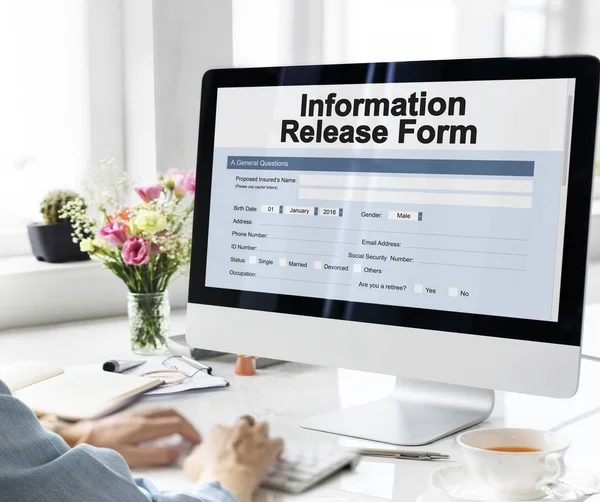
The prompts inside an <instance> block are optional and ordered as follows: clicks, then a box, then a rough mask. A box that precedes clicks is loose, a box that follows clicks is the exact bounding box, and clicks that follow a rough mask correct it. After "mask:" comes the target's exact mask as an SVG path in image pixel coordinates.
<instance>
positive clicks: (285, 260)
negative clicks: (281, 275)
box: [279, 258, 287, 267]
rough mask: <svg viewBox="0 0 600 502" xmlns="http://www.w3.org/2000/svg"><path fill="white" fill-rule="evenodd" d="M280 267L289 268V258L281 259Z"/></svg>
mask: <svg viewBox="0 0 600 502" xmlns="http://www.w3.org/2000/svg"><path fill="white" fill-rule="evenodd" d="M279 266H280V267H287V258H279Z"/></svg>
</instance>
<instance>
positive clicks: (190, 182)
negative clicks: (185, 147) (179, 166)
mask: <svg viewBox="0 0 600 502" xmlns="http://www.w3.org/2000/svg"><path fill="white" fill-rule="evenodd" d="M181 186H182V188H183V189H184V190H185V191H186V192H187V193H188V194H189V195H194V193H195V192H196V171H189V172H187V173H185V175H184V176H183V179H182V180H181Z"/></svg>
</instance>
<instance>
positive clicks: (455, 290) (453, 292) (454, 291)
mask: <svg viewBox="0 0 600 502" xmlns="http://www.w3.org/2000/svg"><path fill="white" fill-rule="evenodd" d="M448 296H458V288H453V287H450V288H448Z"/></svg>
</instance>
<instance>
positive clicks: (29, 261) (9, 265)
mask: <svg viewBox="0 0 600 502" xmlns="http://www.w3.org/2000/svg"><path fill="white" fill-rule="evenodd" d="M93 267H100V268H101V265H100V263H98V262H95V261H93V260H88V261H79V262H70V263H46V262H43V261H38V260H36V259H35V258H34V257H33V256H31V255H28V256H27V255H26V256H13V257H11V258H2V259H0V277H3V276H9V275H21V274H32V273H62V272H65V271H67V270H69V271H72V270H86V269H91V268H93Z"/></svg>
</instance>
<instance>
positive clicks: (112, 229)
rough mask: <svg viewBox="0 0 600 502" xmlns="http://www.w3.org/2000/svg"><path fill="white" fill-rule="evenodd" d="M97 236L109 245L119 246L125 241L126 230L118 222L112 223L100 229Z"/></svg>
mask: <svg viewBox="0 0 600 502" xmlns="http://www.w3.org/2000/svg"><path fill="white" fill-rule="evenodd" d="M98 235H99V236H100V237H102V238H103V239H104V240H106V241H108V242H110V243H111V244H116V245H117V246H120V245H121V244H123V243H124V242H125V241H126V240H127V229H126V228H125V227H124V226H123V225H121V224H120V223H119V222H117V221H112V222H111V223H107V224H106V225H104V226H103V227H101V228H100V230H98Z"/></svg>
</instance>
